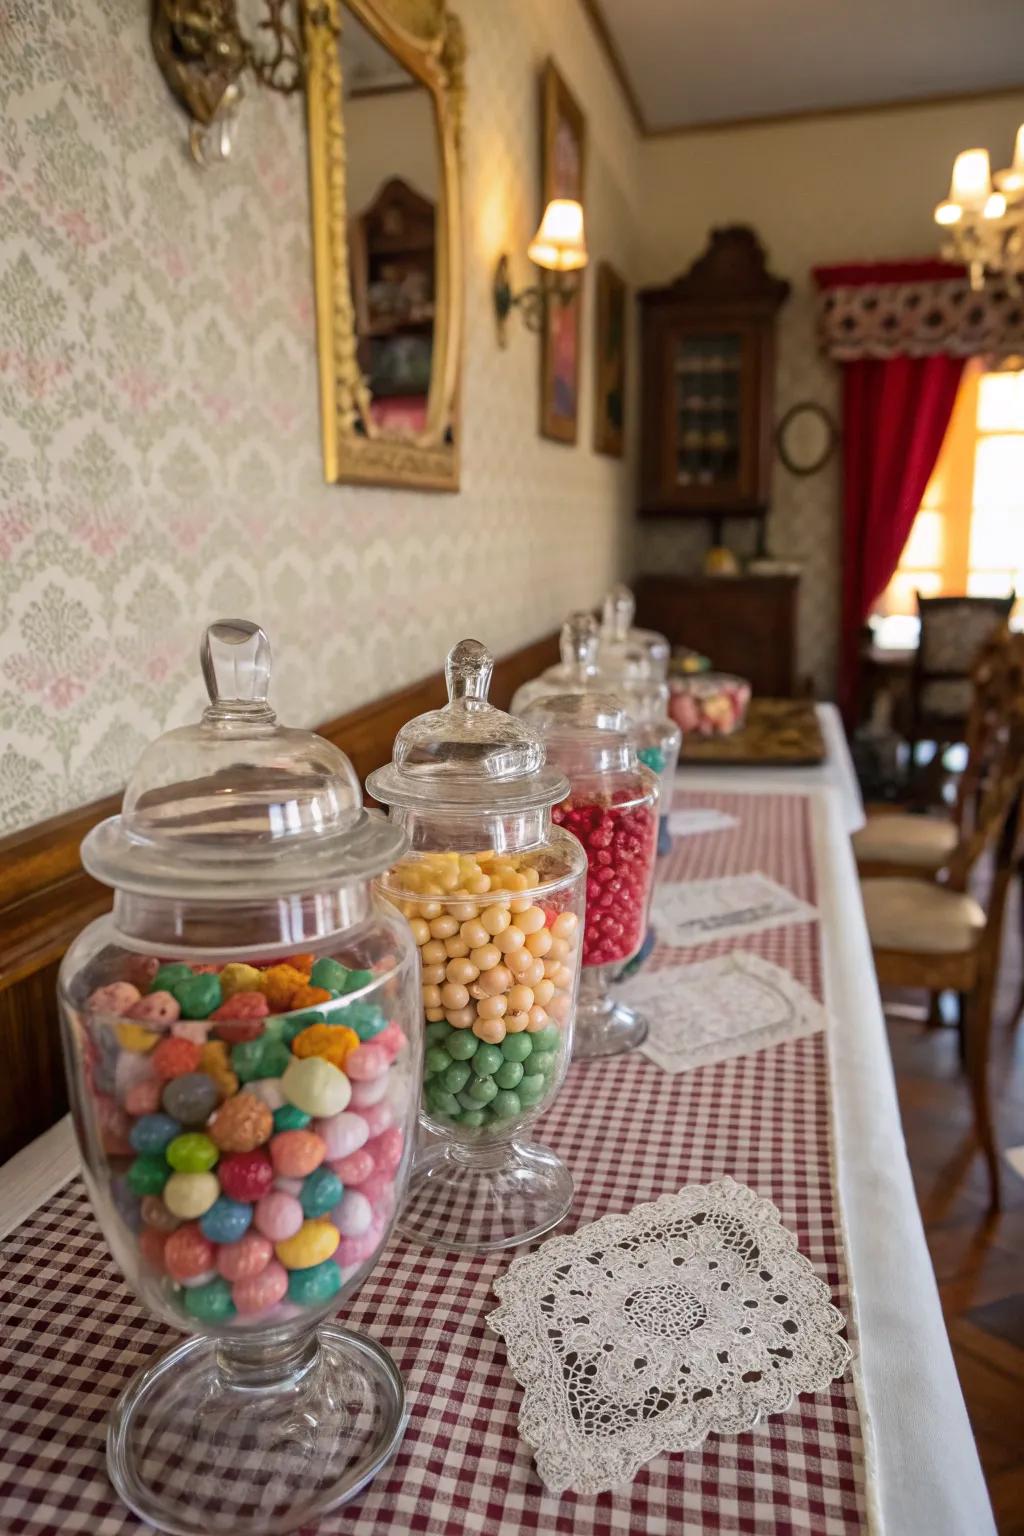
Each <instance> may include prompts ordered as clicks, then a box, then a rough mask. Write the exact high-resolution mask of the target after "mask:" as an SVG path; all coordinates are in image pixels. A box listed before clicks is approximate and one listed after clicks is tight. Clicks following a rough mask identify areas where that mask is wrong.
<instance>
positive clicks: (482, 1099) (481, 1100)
mask: <svg viewBox="0 0 1024 1536" xmlns="http://www.w3.org/2000/svg"><path fill="white" fill-rule="evenodd" d="M466 1092H467V1093H468V1094H469V1097H470V1098H471V1099H472V1100H473V1101H474V1102H475V1103H477V1104H489V1103H490V1102H491V1100H492V1099H493V1098H494V1096H495V1094H496V1093H497V1092H498V1085H497V1083H496V1082H495V1081H494V1078H493V1077H474V1078H473V1080H472V1082H470V1083H469V1084H468V1085H467V1087H466Z"/></svg>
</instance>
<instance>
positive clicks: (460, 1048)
mask: <svg viewBox="0 0 1024 1536" xmlns="http://www.w3.org/2000/svg"><path fill="white" fill-rule="evenodd" d="M444 1048H445V1050H446V1051H447V1052H448V1055H449V1056H450V1057H451V1058H452V1061H469V1059H470V1057H471V1056H472V1057H475V1056H476V1053H477V1051H478V1050H479V1049H480V1041H479V1040H478V1039H477V1037H476V1035H474V1033H473V1031H472V1030H471V1029H453V1030H452V1037H451V1039H450V1040H446V1041H445V1047H444Z"/></svg>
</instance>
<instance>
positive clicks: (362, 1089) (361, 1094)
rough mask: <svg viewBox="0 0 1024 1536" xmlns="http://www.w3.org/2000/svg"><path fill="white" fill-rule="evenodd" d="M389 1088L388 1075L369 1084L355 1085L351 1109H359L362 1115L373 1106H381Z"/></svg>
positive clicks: (373, 1079)
mask: <svg viewBox="0 0 1024 1536" xmlns="http://www.w3.org/2000/svg"><path fill="white" fill-rule="evenodd" d="M388 1087H389V1083H388V1078H387V1075H386V1074H385V1076H383V1077H373V1078H371V1079H370V1081H369V1082H368V1083H353V1084H352V1097H351V1099H350V1100H349V1107H350V1109H358V1110H359V1112H360V1113H362V1111H363V1110H364V1109H368V1108H369V1107H370V1105H371V1104H379V1103H380V1101H381V1099H382V1098H383V1097H384V1095H385V1094H386V1093H387V1091H388Z"/></svg>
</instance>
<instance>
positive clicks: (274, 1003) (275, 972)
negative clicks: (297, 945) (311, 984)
mask: <svg viewBox="0 0 1024 1536" xmlns="http://www.w3.org/2000/svg"><path fill="white" fill-rule="evenodd" d="M306 983H307V978H306V977H305V976H303V974H302V972H301V971H297V970H296V969H295V967H294V966H293V965H272V966H271V967H270V969H269V970H267V971H264V972H263V975H262V976H261V977H260V982H259V989H260V991H261V992H262V993H263V996H264V997H265V998H266V1000H267V1002H268V1003H269V1004H270V1008H271V1012H273V1013H287V1012H288V1010H289V1008H290V1007H291V1006H292V998H293V997H294V996H295V994H296V992H298V990H299V988H300V987H305V986H306Z"/></svg>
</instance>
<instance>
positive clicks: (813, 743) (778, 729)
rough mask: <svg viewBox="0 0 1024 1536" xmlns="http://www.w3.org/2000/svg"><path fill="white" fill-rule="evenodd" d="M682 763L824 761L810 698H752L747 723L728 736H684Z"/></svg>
mask: <svg viewBox="0 0 1024 1536" xmlns="http://www.w3.org/2000/svg"><path fill="white" fill-rule="evenodd" d="M679 761H680V763H684V764H685V763H716V764H719V765H720V766H721V767H723V768H724V767H729V766H732V767H736V768H806V767H810V766H812V765H813V764H815V763H823V762H824V761H825V741H824V738H823V737H822V734H821V727H820V725H819V724H818V716H817V714H816V712H815V709H814V701H813V700H812V699H751V701H750V708H749V709H748V711H747V723H746V725H745V726H744V727H743V729H742V730H741V731H735V732H734V733H733V734H732V735H731V736H687V735H686V733H685V732H684V733H683V750H682V752H681V753H680V755H679Z"/></svg>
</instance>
